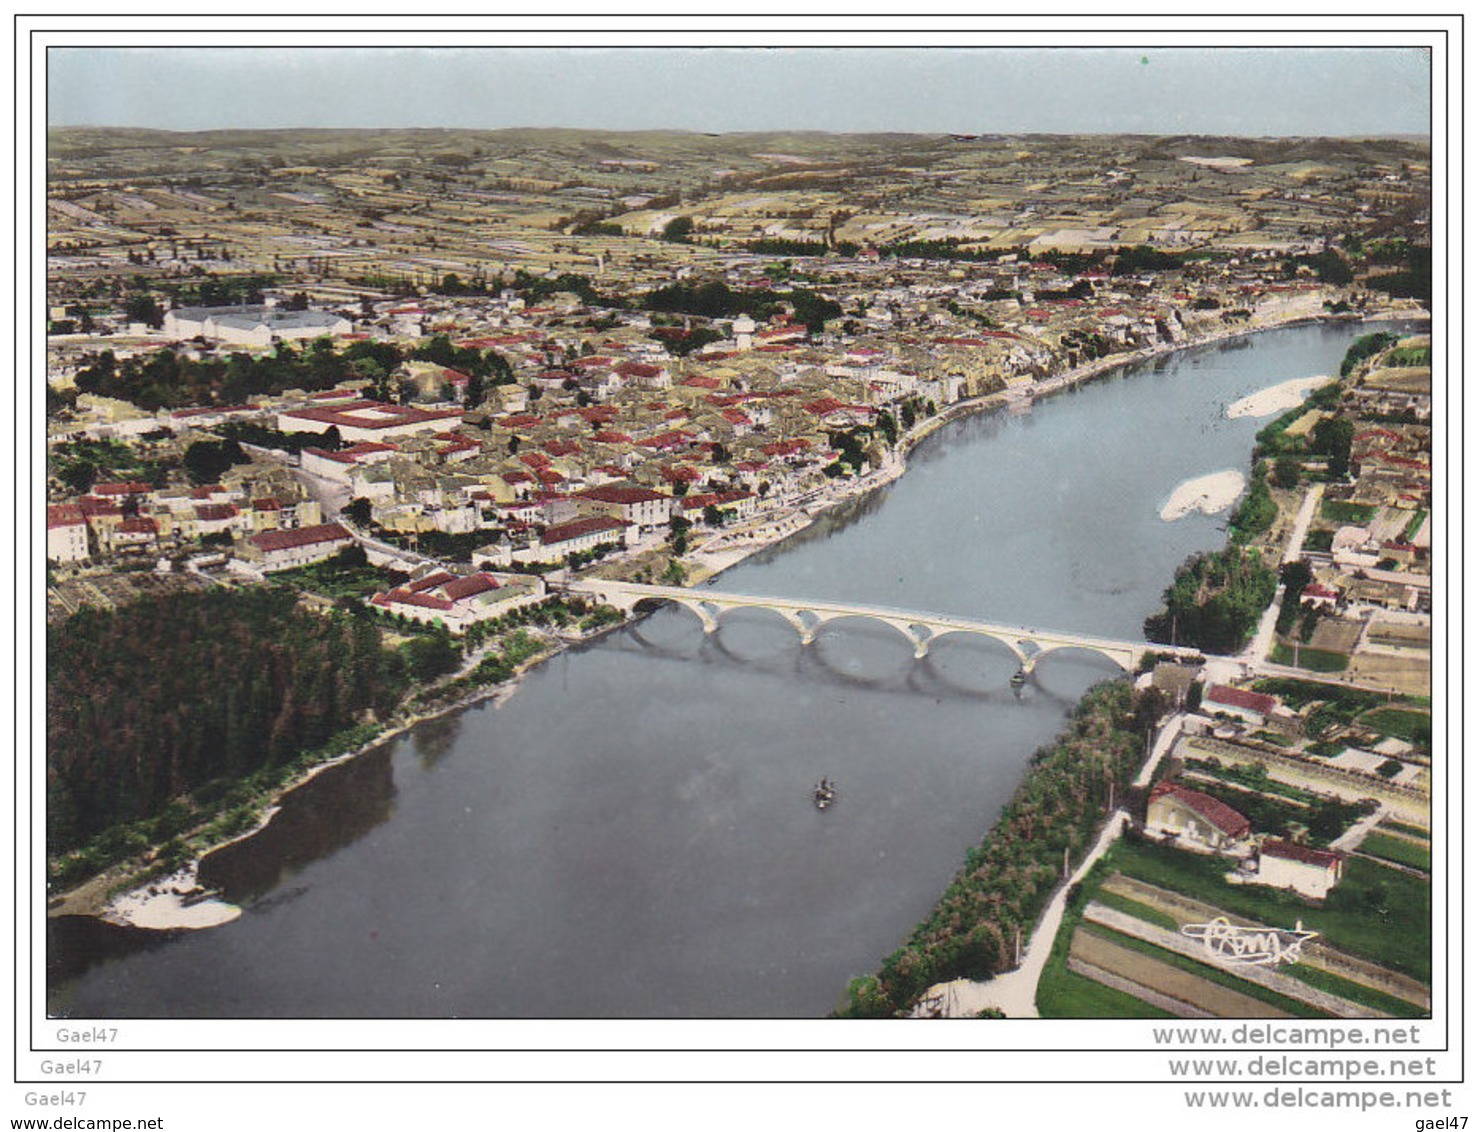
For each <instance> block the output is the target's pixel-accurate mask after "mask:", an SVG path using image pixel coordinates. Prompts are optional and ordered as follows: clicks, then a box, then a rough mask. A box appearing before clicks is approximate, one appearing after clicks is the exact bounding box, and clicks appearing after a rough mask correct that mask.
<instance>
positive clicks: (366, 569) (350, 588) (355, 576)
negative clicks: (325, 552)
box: [272, 562, 390, 600]
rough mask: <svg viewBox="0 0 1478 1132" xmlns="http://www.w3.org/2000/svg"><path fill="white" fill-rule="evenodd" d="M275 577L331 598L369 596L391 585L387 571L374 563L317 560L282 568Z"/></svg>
mask: <svg viewBox="0 0 1478 1132" xmlns="http://www.w3.org/2000/svg"><path fill="white" fill-rule="evenodd" d="M272 581H273V582H274V583H276V584H278V585H283V586H288V587H290V588H291V589H295V590H306V591H307V592H309V593H315V594H321V595H322V596H323V597H326V598H329V599H330V600H333V599H336V598H341V597H368V596H369V595H370V594H372V593H375V592H377V591H379V590H383V589H388V588H389V586H390V581H389V578H388V576H387V574H386V573H385V571H383V570H381V569H379V568H377V567H375V566H336V565H334V564H333V563H332V562H316V563H314V564H313V565H311V566H301V567H299V568H298V569H296V570H280V571H278V572H277V573H275V574H273V575H272Z"/></svg>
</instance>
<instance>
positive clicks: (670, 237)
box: [662, 216, 693, 244]
mask: <svg viewBox="0 0 1478 1132" xmlns="http://www.w3.org/2000/svg"><path fill="white" fill-rule="evenodd" d="M692 234H693V218H692V217H691V216H675V217H673V218H672V219H671V220H669V221H668V222H667V226H666V227H665V228H663V229H662V238H663V239H664V240H666V241H667V242H668V243H672V244H686V243H687V242H688V237H689V236H691V235H692Z"/></svg>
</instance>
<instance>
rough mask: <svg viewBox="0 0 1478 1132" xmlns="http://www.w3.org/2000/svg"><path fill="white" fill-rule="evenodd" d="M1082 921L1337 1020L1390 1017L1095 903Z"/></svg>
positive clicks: (1086, 910)
mask: <svg viewBox="0 0 1478 1132" xmlns="http://www.w3.org/2000/svg"><path fill="white" fill-rule="evenodd" d="M1083 919H1084V920H1086V921H1087V922H1089V923H1093V924H1099V925H1101V926H1102V927H1106V928H1110V929H1112V930H1113V931H1116V932H1119V933H1121V934H1122V935H1127V936H1129V937H1131V938H1133V939H1139V940H1143V941H1144V942H1145V943H1151V944H1154V945H1155V946H1156V947H1159V948H1163V949H1164V950H1166V951H1169V952H1172V953H1174V954H1176V955H1183V956H1185V958H1187V959H1192V960H1194V961H1196V962H1197V963H1204V964H1206V965H1207V966H1208V967H1215V968H1217V969H1218V970H1222V971H1225V972H1227V973H1228V974H1230V975H1235V976H1236V977H1237V978H1239V979H1245V980H1246V981H1247V982H1249V983H1256V984H1257V985H1258V986H1260V987H1263V988H1264V989H1266V990H1270V991H1272V992H1274V993H1275V994H1281V995H1283V996H1284V997H1285V998H1290V999H1293V1000H1294V1001H1295V1002H1302V1003H1304V1004H1305V1005H1306V1006H1312V1007H1313V1008H1314V1009H1315V1010H1322V1011H1324V1012H1325V1013H1327V1014H1332V1015H1334V1016H1335V1017H1337V1018H1389V1017H1391V1016H1390V1015H1389V1014H1385V1013H1383V1012H1381V1011H1379V1010H1372V1009H1371V1008H1370V1007H1368V1006H1361V1005H1359V1004H1358V1003H1354V1002H1350V1001H1349V1000H1348V999H1344V998H1340V997H1339V996H1338V995H1332V994H1328V993H1326V992H1325V991H1321V990H1315V989H1314V988H1313V987H1311V986H1309V985H1308V984H1306V983H1301V982H1299V981H1298V980H1297V979H1295V978H1293V977H1292V976H1290V975H1282V974H1279V973H1277V972H1275V971H1270V970H1267V969H1266V968H1263V967H1255V966H1252V965H1250V964H1235V963H1226V962H1218V961H1217V959H1216V958H1215V957H1214V956H1212V955H1210V954H1209V953H1208V952H1207V950H1206V948H1205V947H1204V946H1203V945H1202V944H1200V943H1199V942H1197V941H1195V940H1192V939H1189V938H1187V937H1186V936H1183V935H1181V934H1180V933H1179V932H1172V931H1168V930H1166V929H1165V928H1161V927H1156V926H1155V925H1154V924H1147V923H1145V922H1144V921H1143V920H1140V919H1136V918H1135V917H1134V916H1130V915H1127V914H1126V913H1123V912H1120V911H1118V910H1117V909H1114V908H1110V907H1108V906H1106V905H1104V904H1100V903H1098V902H1097V901H1094V902H1092V903H1091V904H1089V905H1088V907H1087V908H1086V909H1085V910H1084V912H1083Z"/></svg>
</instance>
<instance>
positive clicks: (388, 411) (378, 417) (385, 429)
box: [277, 400, 462, 443]
mask: <svg viewBox="0 0 1478 1132" xmlns="http://www.w3.org/2000/svg"><path fill="white" fill-rule="evenodd" d="M461 419H462V410H461V409H422V408H418V407H417V406H415V405H391V404H387V403H385V402H382V401H369V400H358V401H350V402H348V403H347V404H343V405H337V404H336V405H332V406H327V405H316V406H313V407H311V408H304V409H290V410H284V411H282V412H279V413H278V414H277V427H278V429H279V430H280V431H282V432H327V431H328V430H329V429H331V428H334V429H338V431H339V436H340V437H341V438H342V439H344V440H346V441H350V442H351V443H352V442H358V441H384V440H387V439H391V438H393V437H397V436H412V435H414V434H415V433H418V432H439V431H441V430H443V429H446V428H448V427H449V426H451V425H453V424H455V423H456V422H458V421H460V420H461Z"/></svg>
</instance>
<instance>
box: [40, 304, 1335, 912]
mask: <svg viewBox="0 0 1478 1132" xmlns="http://www.w3.org/2000/svg"><path fill="white" fill-rule="evenodd" d="M1316 317H1317V316H1312V315H1311V314H1310V313H1309V312H1307V311H1291V312H1289V313H1287V314H1286V315H1285V316H1284V317H1281V318H1275V319H1270V320H1268V321H1266V322H1260V323H1258V324H1257V325H1252V326H1239V327H1236V328H1232V327H1217V328H1216V329H1215V330H1213V331H1212V332H1211V333H1208V334H1201V335H1196V336H1194V337H1191V336H1188V337H1186V338H1184V339H1182V340H1181V341H1178V342H1165V343H1159V344H1157V345H1155V346H1153V347H1149V348H1146V349H1143V350H1137V351H1135V352H1133V353H1130V354H1115V355H1111V356H1109V357H1107V358H1100V359H1096V360H1094V361H1091V362H1088V363H1086V364H1085V365H1082V366H1079V367H1077V368H1075V369H1072V370H1069V371H1066V372H1064V373H1061V374H1058V375H1055V376H1053V377H1050V378H1045V379H1042V380H1040V381H1037V382H1035V383H1033V384H1032V385H1031V386H1029V387H1026V388H1024V389H1022V388H1018V389H1017V390H1013V391H1012V392H1011V393H1009V394H1008V393H1006V392H1004V391H998V392H993V393H989V394H985V395H983V396H980V397H975V398H971V399H970V400H968V401H961V402H959V403H957V404H954V405H951V406H949V407H948V408H946V409H945V411H944V412H942V413H940V414H938V415H937V416H934V417H931V418H930V419H928V420H926V421H921V422H919V423H918V424H917V425H915V426H914V428H912V429H910V430H909V431H908V432H907V433H906V434H905V435H904V436H903V437H902V438H901V440H900V442H899V444H898V447H897V449H896V450H895V452H894V453H893V454H892V455H891V456H890V458H889V459H887V460H886V461H885V462H884V463H883V464H882V466H881V467H879V468H876V469H874V470H873V471H871V472H870V473H868V474H867V475H866V476H859V477H857V478H855V479H851V480H837V481H834V482H833V483H832V484H830V485H828V488H827V489H826V491H825V493H824V494H823V495H822V496H821V497H820V498H818V499H817V500H816V501H814V502H812V503H809V504H807V505H806V506H805V507H794V508H791V509H789V510H787V511H784V512H782V513H781V514H779V515H777V516H768V517H765V518H763V519H761V520H760V521H759V522H758V523H757V524H756V525H755V526H754V527H753V528H752V529H747V530H742V531H736V532H733V533H734V534H735V535H736V536H739V537H736V538H734V539H733V540H732V541H730V540H729V539H728V538H727V537H726V536H720V538H718V539H715V540H710V541H712V542H715V543H717V544H718V545H716V546H715V548H714V550H713V551H711V552H708V551H704V550H702V549H699V550H698V551H695V552H694V553H693V554H691V555H689V556H688V557H687V561H688V563H689V564H690V566H691V569H690V574H689V578H688V583H687V584H688V585H698V584H700V583H701V582H704V581H707V580H709V579H711V578H713V577H715V576H717V575H719V574H721V573H722V572H723V571H725V570H728V569H731V568H732V567H734V566H737V565H738V564H739V563H741V562H743V561H745V560H747V559H748V558H749V557H751V556H752V555H755V554H758V553H760V552H762V551H764V550H767V549H769V548H770V547H772V546H774V545H776V544H778V543H781V542H783V541H784V540H786V539H788V538H790V537H792V536H794V535H795V534H797V533H798V532H800V531H801V530H804V529H805V528H806V527H807V526H810V525H811V524H812V523H814V522H815V521H816V520H817V519H818V518H820V517H821V516H822V515H823V514H826V513H827V512H829V511H831V510H833V509H835V508H837V507H840V506H842V505H844V504H846V503H849V502H851V501H853V500H855V499H857V498H860V497H861V496H864V495H866V494H868V493H869V492H872V491H875V490H878V489H879V488H881V487H884V486H886V485H887V484H889V483H892V482H893V481H894V480H896V479H898V478H899V477H900V476H902V475H903V473H904V472H905V471H906V470H907V467H908V465H907V455H908V453H909V452H911V451H912V449H913V448H914V447H916V446H917V445H918V444H919V443H921V442H922V441H924V440H925V439H927V438H928V437H929V436H930V435H932V434H933V433H934V432H936V431H937V430H938V429H940V428H942V427H944V426H945V425H946V424H949V423H951V422H952V421H956V420H960V419H962V418H964V417H967V416H972V415H975V414H977V413H981V412H988V411H990V410H992V409H998V408H1001V407H1004V406H1006V405H1008V404H1025V405H1030V404H1031V403H1032V402H1033V401H1035V400H1036V399H1037V398H1039V397H1044V396H1050V395H1052V394H1055V393H1058V392H1061V391H1063V390H1066V389H1069V388H1071V387H1073V386H1076V385H1079V384H1082V383H1084V382H1087V381H1091V380H1093V379H1095V378H1098V377H1102V376H1104V375H1105V374H1108V373H1111V372H1113V371H1115V370H1118V369H1122V368H1125V367H1128V366H1132V365H1137V364H1139V363H1142V362H1146V361H1150V360H1152V359H1154V358H1157V357H1162V356H1165V355H1168V354H1172V353H1176V352H1178V351H1180V350H1188V349H1194V348H1196V347H1200V346H1206V345H1212V344H1215V343H1217V342H1221V341H1226V340H1228V339H1233V338H1239V337H1243V336H1245V335H1248V334H1254V333H1257V332H1259V331H1262V330H1270V329H1275V328H1277V327H1279V326H1287V325H1293V324H1296V323H1301V322H1309V321H1314V320H1315V319H1316ZM1300 399H1301V398H1300ZM1294 403H1295V404H1296V403H1297V401H1295V402H1294ZM1219 474H1221V475H1225V474H1227V473H1219ZM1230 474H1232V475H1236V474H1237V473H1230ZM1208 478H1210V477H1208ZM1238 478H1239V481H1240V476H1239V477H1238ZM1192 482H1196V481H1192ZM1185 486H1186V485H1182V487H1183V488H1184V487H1185ZM1177 490H1178V491H1179V490H1180V489H1177ZM1206 490H1207V489H1202V490H1201V491H1198V492H1197V493H1195V494H1196V495H1200V494H1202V493H1203V492H1205V491H1206ZM1225 490H1226V485H1222V486H1221V487H1220V489H1219V492H1220V493H1224V492H1225ZM1240 491H1241V484H1240V482H1239V484H1238V487H1237V490H1236V491H1235V492H1233V493H1232V496H1231V499H1233V500H1234V499H1235V498H1236V495H1237V494H1239V493H1240ZM1172 498H1173V497H1172ZM1230 502H1231V500H1228V502H1227V504H1224V505H1223V506H1227V505H1230ZM1192 505H1193V506H1194V505H1196V504H1195V503H1194V502H1193V504H1192ZM1168 506H1169V505H1168V504H1167V507H1168ZM1219 509H1220V508H1218V510H1219ZM1162 515H1163V512H1162ZM614 628H616V626H612V629H614ZM595 635H603V634H595ZM572 643H577V642H573V641H567V640H558V639H552V640H550V646H551V647H550V648H549V649H548V650H546V651H545V652H542V653H540V654H539V655H538V656H536V657H534V658H531V659H530V660H529V661H526V662H525V663H524V664H523V665H521V666H520V667H519V669H518V671H517V673H516V674H515V675H514V676H513V678H512V679H510V680H509V681H507V682H505V683H503V684H497V685H492V686H489V687H485V688H479V689H476V690H475V691H473V692H472V693H470V694H469V695H468V696H466V697H464V698H462V699H460V700H458V701H456V702H454V703H450V704H447V705H445V706H442V707H438V708H436V709H433V710H429V711H426V712H424V713H417V714H415V715H413V716H411V717H409V718H406V719H404V720H402V721H401V722H398V723H396V724H395V725H394V726H393V727H392V728H390V729H389V730H387V731H385V732H383V733H381V734H380V735H377V736H376V737H375V738H374V739H373V740H371V741H370V742H368V743H366V744H365V745H364V746H362V747H360V748H357V749H355V750H354V751H351V752H348V753H347V754H343V755H339V756H337V757H335V758H333V759H329V760H325V761H324V762H322V763H319V764H317V765H316V766H314V767H312V768H311V769H309V770H308V771H306V772H305V773H304V774H303V775H302V776H301V777H300V778H298V779H296V780H294V781H293V782H292V783H290V784H289V785H286V786H284V787H282V788H281V789H280V790H279V791H278V792H277V793H276V795H275V796H274V799H273V802H272V804H271V805H270V806H269V807H268V808H267V809H266V810H265V811H264V813H263V817H262V820H261V821H260V822H258V823H257V825H256V826H254V827H253V828H252V829H250V830H248V831H246V832H245V833H242V834H240V835H239V836H238V837H235V838H232V839H231V841H232V842H236V841H241V840H244V839H246V838H249V837H252V836H254V835H255V834H256V833H258V832H260V831H261V830H262V829H263V828H265V827H266V826H267V824H268V823H269V822H270V821H271V820H272V816H273V814H275V813H276V812H277V809H278V808H279V806H280V805H281V802H282V799H284V798H285V797H286V796H287V795H288V794H290V793H291V792H292V791H293V790H295V789H297V788H298V787H300V786H302V785H303V784H304V783H306V782H308V781H309V780H310V779H312V778H313V777H314V776H316V775H318V774H320V773H322V772H323V771H325V770H327V769H328V768H329V767H331V766H335V765H337V764H339V763H342V762H344V761H346V760H349V759H353V758H357V757H358V756H359V755H361V754H363V753H365V752H366V751H369V750H372V749H374V748H377V747H379V746H381V745H383V744H385V743H387V742H390V741H391V740H393V739H395V738H397V737H399V736H400V735H402V734H404V733H406V732H407V731H409V730H411V729H412V728H413V727H415V726H416V725H418V724H420V723H425V722H428V721H430V720H433V719H438V718H441V717H443V716H446V715H449V714H452V713H454V712H458V711H462V710H464V709H466V708H469V707H474V706H477V705H478V704H481V703H485V702H487V701H489V700H491V701H493V702H494V703H495V704H501V703H502V702H503V701H504V700H506V699H507V698H508V697H509V696H511V695H512V694H513V692H514V690H515V689H516V687H517V685H518V683H519V682H520V681H521V679H522V677H523V675H524V673H525V672H526V671H527V670H528V669H530V668H532V667H533V666H534V665H535V664H540V663H542V662H544V661H546V660H548V659H550V658H551V657H553V656H555V655H557V654H559V653H560V652H563V651H564V649H565V648H566V647H568V645H569V644H572ZM220 847H221V846H213V847H212V848H211V849H208V850H206V851H205V852H204V853H202V854H201V857H200V858H197V859H196V860H194V861H191V862H190V864H189V865H187V866H186V867H185V869H184V870H182V872H181V873H180V874H176V877H178V878H180V879H179V880H176V878H175V877H172V878H167V879H166V880H163V881H160V880H157V879H156V880H154V881H151V882H150V883H149V884H146V885H141V886H139V887H136V888H134V889H132V890H131V891H128V892H126V893H124V894H123V895H122V896H118V897H113V898H112V899H106V900H105V899H103V898H102V891H103V888H104V887H105V886H103V885H100V884H99V882H98V879H97V878H95V879H94V880H93V881H89V882H87V883H85V884H84V885H81V886H78V888H76V889H73V890H71V891H70V892H68V893H65V894H63V895H61V896H59V897H54V898H52V899H51V900H50V901H49V902H48V903H49V910H50V912H51V914H53V915H58V914H74V915H76V914H80V915H96V916H99V917H100V918H104V919H113V920H115V922H123V923H129V924H132V925H134V926H136V927H141V928H154V929H165V928H182V927H184V928H201V927H209V926H214V924H215V923H227V922H229V921H230V920H232V919H235V918H236V916H237V915H239V914H240V909H239V908H235V906H234V905H229V904H225V903H224V902H222V901H212V900H206V901H200V902H198V903H194V904H192V905H190V906H188V907H187V906H184V905H183V902H182V900H181V898H180V897H179V896H178V895H176V894H174V892H173V889H175V888H180V889H182V890H183V891H189V890H190V889H192V888H193V887H194V877H195V876H196V874H197V872H198V868H199V864H200V860H201V859H203V858H204V857H205V856H207V855H208V854H209V853H211V852H213V851H214V850H215V849H218V848H220ZM143 867H146V866H143V865H141V866H139V868H137V869H132V870H130V869H129V868H123V869H117V870H113V871H112V872H111V873H110V874H109V884H108V886H106V887H116V886H117V884H118V883H120V882H126V881H127V880H128V878H129V875H130V872H132V873H133V875H137V873H138V872H139V871H140V870H141V869H142V868H143ZM186 882H188V883H186ZM151 887H152V888H153V889H154V890H155V891H153V892H151V891H150V889H151ZM197 910H198V911H197ZM227 910H231V911H229V913H228V911H227ZM211 917H224V918H216V919H214V920H213V921H211V922H206V921H207V920H210V919H211ZM183 921H189V922H183Z"/></svg>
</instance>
